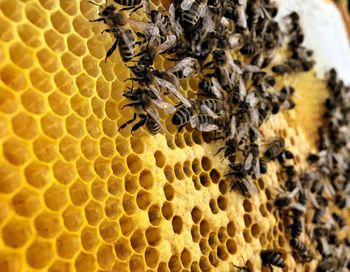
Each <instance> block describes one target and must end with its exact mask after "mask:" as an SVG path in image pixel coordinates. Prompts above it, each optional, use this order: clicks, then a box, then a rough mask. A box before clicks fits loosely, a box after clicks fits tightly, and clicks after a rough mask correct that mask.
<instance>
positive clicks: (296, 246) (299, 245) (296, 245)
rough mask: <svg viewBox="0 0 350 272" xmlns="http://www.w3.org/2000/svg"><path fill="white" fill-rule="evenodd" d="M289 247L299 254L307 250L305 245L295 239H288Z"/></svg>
mask: <svg viewBox="0 0 350 272" xmlns="http://www.w3.org/2000/svg"><path fill="white" fill-rule="evenodd" d="M290 245H291V246H292V247H293V248H294V249H296V250H297V251H300V252H305V251H306V250H307V248H306V245H305V244H304V243H303V242H301V241H299V240H298V239H296V238H292V239H290Z"/></svg>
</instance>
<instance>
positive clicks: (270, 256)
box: [260, 249, 286, 271]
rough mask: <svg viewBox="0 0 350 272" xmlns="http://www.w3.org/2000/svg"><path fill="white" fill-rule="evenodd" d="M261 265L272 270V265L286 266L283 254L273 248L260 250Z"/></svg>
mask: <svg viewBox="0 0 350 272" xmlns="http://www.w3.org/2000/svg"><path fill="white" fill-rule="evenodd" d="M260 257H261V262H262V265H264V266H268V267H269V268H270V270H271V271H273V268H272V266H277V267H280V268H284V267H285V266H286V264H285V262H284V258H283V254H282V253H281V252H279V251H276V250H273V249H267V250H263V251H261V252H260Z"/></svg>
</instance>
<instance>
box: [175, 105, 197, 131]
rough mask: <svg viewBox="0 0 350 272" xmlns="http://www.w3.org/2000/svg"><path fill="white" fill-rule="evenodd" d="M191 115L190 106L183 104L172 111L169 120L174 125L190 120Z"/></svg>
mask: <svg viewBox="0 0 350 272" xmlns="http://www.w3.org/2000/svg"><path fill="white" fill-rule="evenodd" d="M191 115H192V112H191V110H190V108H187V107H185V106H183V107H181V108H179V109H178V110H177V111H176V112H175V113H174V115H173V118H172V119H171V122H172V123H173V124H174V125H176V126H180V125H183V124H186V123H188V121H189V120H190V117H191Z"/></svg>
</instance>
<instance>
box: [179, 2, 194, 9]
mask: <svg viewBox="0 0 350 272" xmlns="http://www.w3.org/2000/svg"><path fill="white" fill-rule="evenodd" d="M194 2H195V0H184V1H182V3H181V5H180V7H181V9H182V10H189V9H190V8H191V7H192V5H193V3H194Z"/></svg>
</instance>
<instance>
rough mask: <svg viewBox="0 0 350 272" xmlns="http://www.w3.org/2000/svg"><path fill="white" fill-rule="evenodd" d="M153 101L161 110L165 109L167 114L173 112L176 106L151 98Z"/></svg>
mask: <svg viewBox="0 0 350 272" xmlns="http://www.w3.org/2000/svg"><path fill="white" fill-rule="evenodd" d="M153 103H154V104H155V105H156V106H157V107H158V108H161V109H162V110H165V111H166V113H168V114H173V113H174V112H175V111H176V108H175V107H174V106H173V105H171V104H170V103H167V102H165V101H159V100H156V99H153Z"/></svg>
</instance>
